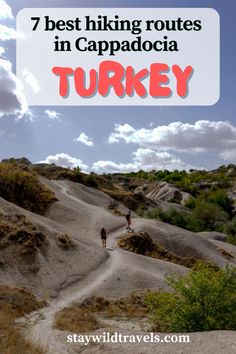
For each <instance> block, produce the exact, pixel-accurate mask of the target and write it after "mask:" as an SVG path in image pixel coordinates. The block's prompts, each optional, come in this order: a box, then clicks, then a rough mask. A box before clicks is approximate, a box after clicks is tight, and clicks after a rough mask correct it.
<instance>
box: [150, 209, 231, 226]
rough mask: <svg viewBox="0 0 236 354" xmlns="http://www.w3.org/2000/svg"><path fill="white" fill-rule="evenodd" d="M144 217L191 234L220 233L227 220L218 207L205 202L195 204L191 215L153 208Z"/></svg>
mask: <svg viewBox="0 0 236 354" xmlns="http://www.w3.org/2000/svg"><path fill="white" fill-rule="evenodd" d="M145 216H146V217H148V218H151V219H157V220H160V221H163V222H167V223H169V224H171V225H175V226H179V227H182V228H184V229H187V230H190V231H193V232H201V231H214V230H216V231H221V229H222V227H223V225H224V224H225V223H226V221H227V219H228V215H227V213H225V212H224V211H223V210H222V209H221V208H220V207H219V206H217V205H214V204H211V203H207V202H197V203H196V207H195V209H193V210H192V212H191V213H187V212H182V211H179V210H176V209H174V208H172V209H170V210H168V211H163V210H162V209H160V208H154V209H151V210H148V211H147V212H146V213H145Z"/></svg>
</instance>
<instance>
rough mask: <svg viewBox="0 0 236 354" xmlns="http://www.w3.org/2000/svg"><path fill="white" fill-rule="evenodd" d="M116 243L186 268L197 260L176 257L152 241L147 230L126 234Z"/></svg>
mask: <svg viewBox="0 0 236 354" xmlns="http://www.w3.org/2000/svg"><path fill="white" fill-rule="evenodd" d="M118 245H119V246H120V247H121V248H123V249H125V250H127V251H130V252H134V253H137V254H142V255H143V256H148V257H152V258H157V259H163V260H164V261H168V262H172V263H176V264H180V265H183V266H185V267H188V268H191V267H192V266H193V265H194V264H196V262H197V260H196V259H194V258H190V257H178V256H176V255H174V254H173V253H171V252H169V251H167V250H165V249H164V248H163V247H161V246H159V245H157V244H156V243H154V242H153V240H152V238H151V237H150V235H149V234H148V233H147V232H140V233H135V234H132V235H127V236H125V237H124V238H122V239H120V240H119V241H118Z"/></svg>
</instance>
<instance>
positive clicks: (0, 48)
mask: <svg viewBox="0 0 236 354" xmlns="http://www.w3.org/2000/svg"><path fill="white" fill-rule="evenodd" d="M3 54H5V49H4V48H3V47H0V57H1V56H2V55H3Z"/></svg>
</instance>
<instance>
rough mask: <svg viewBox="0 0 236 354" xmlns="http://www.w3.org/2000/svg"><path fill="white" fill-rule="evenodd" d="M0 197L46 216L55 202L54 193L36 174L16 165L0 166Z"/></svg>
mask: <svg viewBox="0 0 236 354" xmlns="http://www.w3.org/2000/svg"><path fill="white" fill-rule="evenodd" d="M0 197H2V198H4V199H6V200H7V201H9V202H11V203H14V204H16V205H18V206H20V207H22V208H25V209H27V210H30V211H32V212H35V213H38V214H44V213H45V211H46V209H47V208H48V206H49V205H50V203H51V202H52V201H54V200H55V195H54V193H53V192H52V191H51V190H50V189H49V188H47V187H46V186H44V185H43V184H41V183H40V182H39V181H38V178H37V175H36V174H35V173H34V172H32V171H31V170H30V169H29V168H28V167H27V166H20V165H17V164H14V163H1V164H0Z"/></svg>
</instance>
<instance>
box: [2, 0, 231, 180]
mask: <svg viewBox="0 0 236 354" xmlns="http://www.w3.org/2000/svg"><path fill="white" fill-rule="evenodd" d="M25 7H212V8H214V9H216V10H217V11H218V13H219V14H220V18H221V87H220V91H221V95H220V99H219V101H218V102H217V103H216V104H215V105H213V106H209V107H207V106H190V107H187V106H185V107H184V106H182V107H181V106H178V107H176V106H172V107H171V106H162V107H160V106H157V107H155V106H151V107H150V106H146V107H145V106H141V107H140V106H139V107H138V106H129V107H128V106H120V107H119V106H101V107H96V106H86V107H79V106H76V107H75V106H73V107H70V106H67V107H63V106H58V107H57V106H50V107H45V106H40V107H38V106H36V107H35V106H34V107H29V106H28V104H27V100H26V98H25V97H24V91H23V89H22V86H21V82H19V80H18V79H17V78H16V76H15V66H16V53H15V46H16V40H15V39H16V36H17V33H16V31H15V18H16V15H17V12H18V11H19V10H21V9H22V8H25ZM235 13H236V2H235V1H234V0H224V1H222V0H188V1H186V0H185V1H183V0H175V1H169V0H163V1H161V0H160V1H158V0H156V1H148V0H146V1H140V0H125V1H113V0H110V1H103V0H100V1H90V0H86V1H79V0H77V1H76V0H66V1H61V0H47V1H45V0H40V1H38V0H34V1H27V0H17V1H13V0H6V1H4V0H0V160H1V159H4V158H10V157H22V156H25V157H27V158H28V159H29V160H30V161H31V162H33V163H37V162H47V163H56V164H58V165H62V166H65V167H70V168H73V167H76V166H79V167H80V168H81V169H82V170H84V171H87V172H89V171H94V172H97V173H109V172H127V171H137V170H140V169H144V170H153V169H155V170H160V169H169V170H174V169H180V170H182V169H187V170H188V169H191V168H199V169H203V168H204V169H214V168H216V167H218V166H219V165H223V164H230V163H236V114H235V113H236V94H235V93H236V68H235V61H236V41H235V36H236V27H235Z"/></svg>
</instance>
